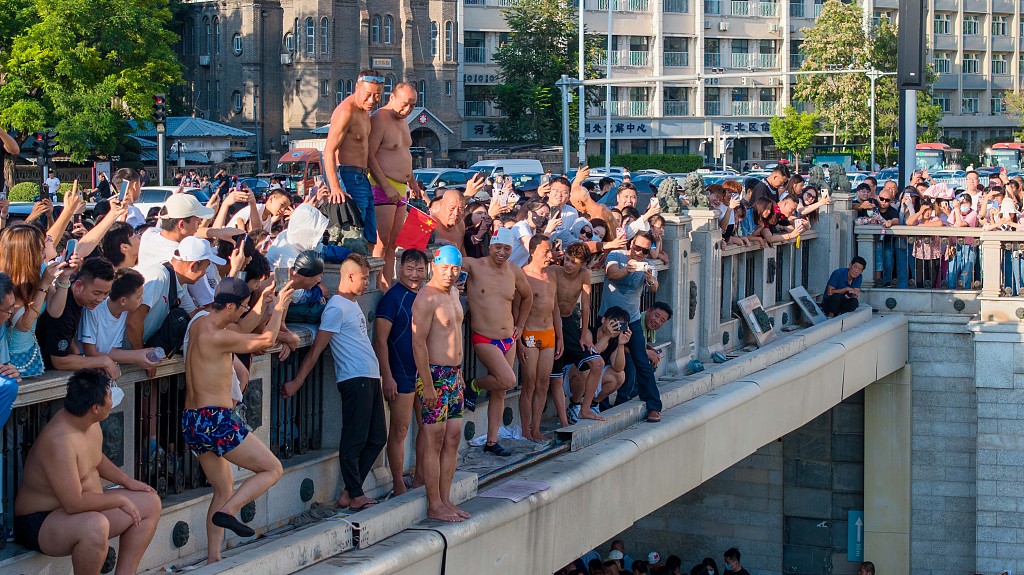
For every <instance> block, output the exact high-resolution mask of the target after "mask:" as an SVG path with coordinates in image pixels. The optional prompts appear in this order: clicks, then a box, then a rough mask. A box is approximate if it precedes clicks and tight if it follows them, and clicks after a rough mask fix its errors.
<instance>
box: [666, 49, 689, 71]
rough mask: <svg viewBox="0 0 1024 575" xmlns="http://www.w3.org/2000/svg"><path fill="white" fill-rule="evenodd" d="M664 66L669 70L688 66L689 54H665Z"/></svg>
mask: <svg viewBox="0 0 1024 575" xmlns="http://www.w3.org/2000/svg"><path fill="white" fill-rule="evenodd" d="M664 58H665V60H664V64H665V66H667V67H670V68H682V67H685V66H689V65H690V53H689V52H665V54H664Z"/></svg>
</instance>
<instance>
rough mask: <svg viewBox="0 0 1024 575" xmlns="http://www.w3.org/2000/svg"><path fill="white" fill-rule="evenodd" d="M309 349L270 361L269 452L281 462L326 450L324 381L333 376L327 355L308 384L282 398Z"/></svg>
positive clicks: (302, 349) (315, 367) (312, 373)
mask: <svg viewBox="0 0 1024 575" xmlns="http://www.w3.org/2000/svg"><path fill="white" fill-rule="evenodd" d="M308 353H309V348H308V347H304V348H301V349H297V350H295V351H294V352H292V354H291V355H290V356H288V359H286V360H285V361H281V360H280V359H278V355H277V354H274V356H273V358H272V359H271V362H272V363H271V370H272V371H271V378H270V379H271V394H272V396H271V398H270V450H271V451H273V452H274V454H275V455H277V456H278V458H280V459H282V460H287V459H290V458H291V457H292V456H295V455H301V454H303V453H307V452H309V451H311V450H316V449H320V448H321V447H323V439H324V434H323V429H324V426H323V424H324V381H325V380H327V381H332V382H333V381H334V379H335V378H334V374H333V373H327V372H326V370H325V369H324V367H325V364H326V363H327V358H328V354H327V353H325V354H322V355H321V356H320V359H319V360H318V361H317V363H316V365H315V366H314V367H313V371H312V372H311V373H310V374H309V377H307V378H306V383H305V384H304V385H303V386H302V388H301V389H299V391H298V393H296V394H295V395H294V396H292V397H289V398H285V397H284V396H282V395H281V388H282V386H283V385H284V384H285V383H287V382H289V381H291V380H292V379H293V378H294V377H295V374H296V372H297V371H298V370H299V365H300V364H301V363H302V360H303V359H304V358H305V357H306V355H307V354H308Z"/></svg>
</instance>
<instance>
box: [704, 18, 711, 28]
mask: <svg viewBox="0 0 1024 575" xmlns="http://www.w3.org/2000/svg"><path fill="white" fill-rule="evenodd" d="M704 29H705V30H710V29H711V20H705V21H704Z"/></svg>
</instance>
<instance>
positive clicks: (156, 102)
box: [153, 94, 167, 124]
mask: <svg viewBox="0 0 1024 575" xmlns="http://www.w3.org/2000/svg"><path fill="white" fill-rule="evenodd" d="M153 121H154V122H155V123H157V124H163V123H165V122H166V121H167V96H166V95H164V94H156V95H154V96H153Z"/></svg>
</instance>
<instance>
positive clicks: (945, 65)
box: [932, 52, 951, 74]
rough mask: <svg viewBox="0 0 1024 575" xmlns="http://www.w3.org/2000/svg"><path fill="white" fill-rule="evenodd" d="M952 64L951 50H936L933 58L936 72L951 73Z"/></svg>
mask: <svg viewBox="0 0 1024 575" xmlns="http://www.w3.org/2000/svg"><path fill="white" fill-rule="evenodd" d="M950 64H951V62H950V57H949V52H936V53H935V58H933V59H932V68H933V69H934V70H935V73H936V74H949V71H950V68H951V66H950Z"/></svg>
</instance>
